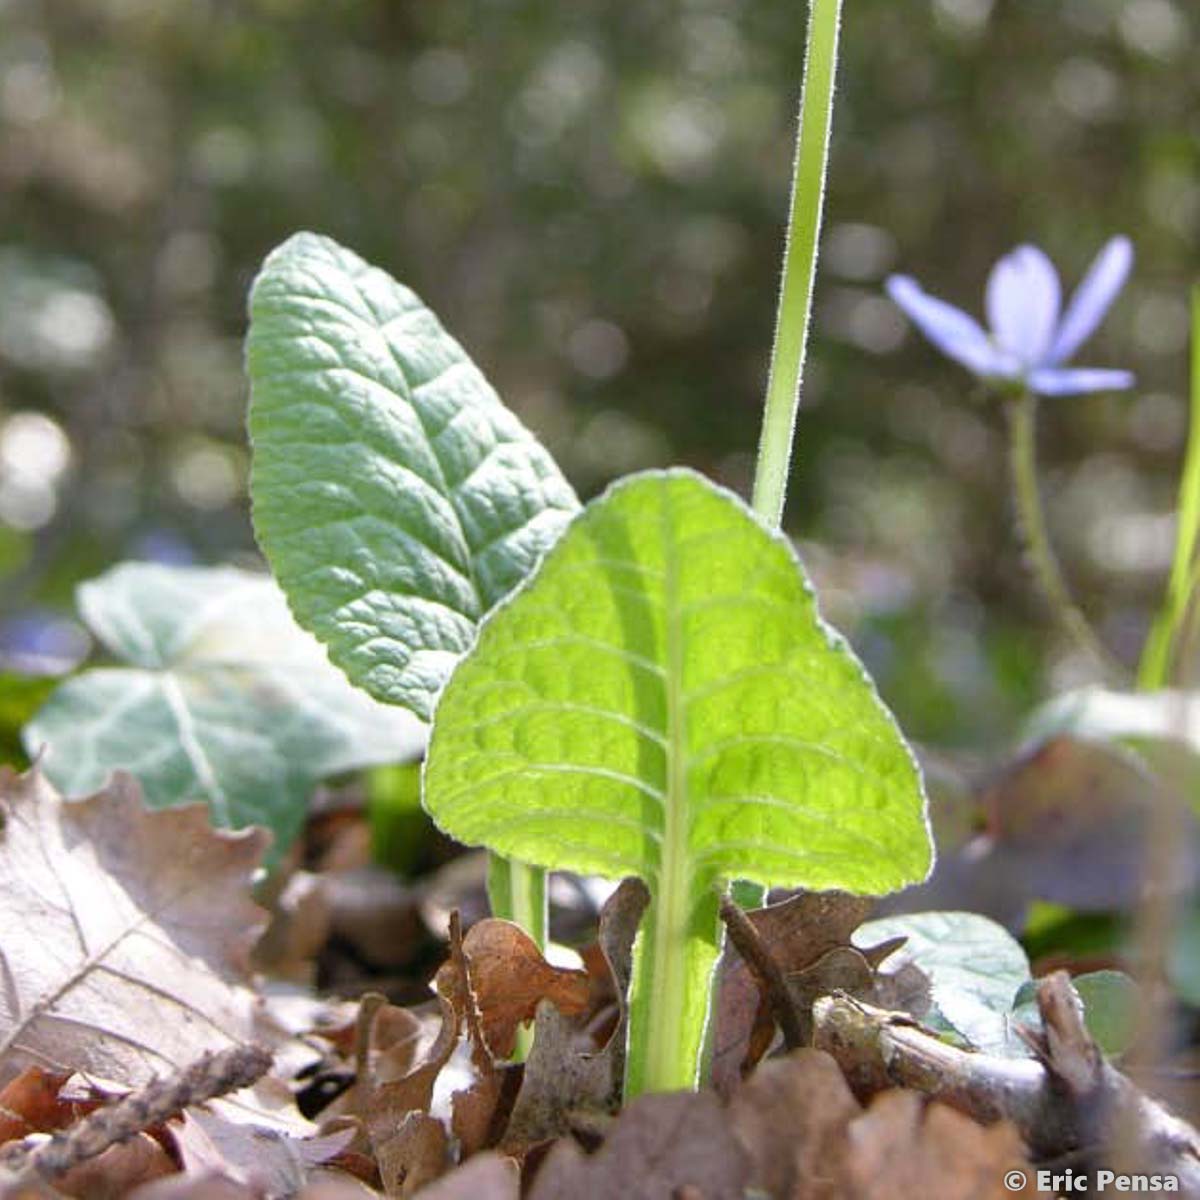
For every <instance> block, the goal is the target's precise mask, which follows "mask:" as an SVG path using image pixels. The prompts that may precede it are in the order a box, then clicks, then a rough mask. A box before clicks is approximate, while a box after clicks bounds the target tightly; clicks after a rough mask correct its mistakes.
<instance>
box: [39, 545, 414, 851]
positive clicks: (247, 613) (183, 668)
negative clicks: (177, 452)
mask: <svg viewBox="0 0 1200 1200" xmlns="http://www.w3.org/2000/svg"><path fill="white" fill-rule="evenodd" d="M79 609H80V614H81V615H82V617H83V619H84V621H85V622H86V623H87V624H88V626H89V627H90V628H91V629H92V631H93V632H94V633H95V634H96V636H97V638H99V640H100V641H101V642H102V643H103V644H104V646H105V647H106V648H107V649H108V650H109V651H110V652H111V653H112V654H113V655H114V656H116V657H117V658H118V659H119V660H122V661H124V662H127V663H129V664H130V666H128V667H116V668H105V669H98V670H89V671H85V672H83V673H82V674H80V675H78V676H76V677H75V678H73V679H70V680H68V681H67V682H66V683H64V684H63V685H62V686H61V687H59V689H58V690H57V691H56V692H55V693H54V694H53V695H52V696H51V697H50V699H49V700H48V701H47V702H46V704H45V705H44V706H43V707H42V709H41V710H40V712H39V713H38V714H37V716H36V717H35V718H34V720H33V721H32V722H31V723H30V724H29V725H28V726H27V727H26V730H25V744H26V746H27V747H28V748H29V750H30V753H35V752H36V751H37V750H38V749H39V748H40V747H43V746H44V747H45V748H46V754H45V759H44V763H43V765H44V768H45V771H46V774H47V775H48V776H49V777H50V779H51V780H52V781H53V782H54V784H55V785H56V786H57V787H59V788H60V789H61V790H62V791H64V792H66V793H69V794H76V795H78V794H81V793H83V792H88V791H92V790H95V789H97V788H99V787H100V786H101V785H102V784H103V783H104V781H105V779H106V778H107V776H108V774H109V772H110V771H112V770H113V769H115V768H123V769H125V770H127V771H130V772H131V773H132V774H134V775H135V776H137V778H138V779H139V781H140V782H141V784H142V787H143V789H144V791H145V794H146V799H147V800H148V802H149V803H150V804H152V805H153V806H154V807H156V808H166V807H169V806H171V805H174V804H182V803H185V802H187V801H192V800H205V801H207V802H208V804H209V806H210V807H211V809H212V812H213V818H214V821H215V823H217V824H219V825H225V826H232V827H235V828H236V827H240V826H243V825H250V824H258V825H265V826H267V827H268V828H269V829H271V830H272V831H273V832H274V834H275V836H276V846H275V851H276V853H278V852H279V851H280V850H282V849H283V848H284V847H285V846H286V845H287V843H288V842H290V841H291V840H292V838H293V837H294V836H295V834H296V833H297V832H298V830H299V829H300V826H301V825H302V823H303V820H304V815H305V811H306V808H307V803H308V798H309V795H310V794H311V792H312V789H313V787H314V785H315V784H316V783H317V781H319V780H320V779H322V778H324V777H326V776H328V775H333V774H337V773H339V772H342V771H347V770H351V769H353V768H357V767H361V766H366V765H369V764H373V763H381V762H392V761H397V760H402V759H405V758H411V757H414V756H415V755H416V754H418V753H419V752H420V748H421V745H422V742H423V740H424V729H423V728H422V726H421V725H420V724H419V723H418V722H417V721H416V720H415V719H414V718H413V717H412V716H411V715H410V714H408V713H406V712H403V711H400V710H398V709H394V708H390V707H387V706H385V705H382V704H378V703H376V702H375V701H373V700H372V699H371V698H370V697H369V696H367V695H365V694H364V693H363V692H360V691H359V690H358V689H356V688H354V687H352V686H351V685H350V684H349V683H347V682H346V680H345V678H344V676H343V675H342V674H341V672H339V671H338V670H336V669H335V668H334V667H333V666H331V665H330V663H329V660H328V659H327V658H326V656H325V652H324V651H323V650H322V648H321V647H320V645H318V643H317V642H315V641H314V640H313V639H312V638H311V637H309V636H308V635H307V634H306V633H304V632H303V630H301V629H300V628H298V627H297V625H296V623H295V621H294V620H293V619H292V617H291V615H290V613H289V612H288V610H287V605H286V604H285V602H284V599H283V596H282V595H281V594H280V592H279V589H278V588H277V587H276V586H275V585H274V583H272V581H271V580H270V579H268V578H267V577H266V576H264V575H254V574H251V573H249V572H246V571H239V570H235V569H233V568H228V567H218V568H203V567H166V566H158V565H153V564H149V563H126V564H124V565H122V566H119V567H115V568H114V569H113V570H111V571H109V572H107V573H106V574H104V575H102V576H100V577H99V578H98V579H95V580H92V581H91V582H90V583H86V584H84V585H83V586H82V587H81V588H80V589H79Z"/></svg>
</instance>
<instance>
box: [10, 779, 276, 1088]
mask: <svg viewBox="0 0 1200 1200" xmlns="http://www.w3.org/2000/svg"><path fill="white" fill-rule="evenodd" d="M207 811H208V810H207V808H206V807H205V806H204V805H199V804H198V805H191V806H188V807H185V808H175V809H167V810H164V811H159V812H155V811H151V810H149V809H147V808H146V807H145V805H144V804H143V802H142V799H141V793H140V790H139V788H138V785H137V784H136V782H135V781H134V780H133V779H132V777H130V776H128V775H124V774H121V773H118V774H116V775H114V777H113V779H112V781H111V782H110V783H109V785H108V786H107V787H105V788H104V789H102V790H101V791H99V792H97V793H96V794H95V795H93V796H89V797H87V798H86V799H83V800H78V801H70V802H66V801H64V800H63V799H62V797H61V796H60V795H59V794H58V793H57V792H56V791H55V790H54V788H53V787H51V786H50V784H49V783H48V782H47V781H46V780H45V779H44V778H43V777H42V775H41V774H40V773H39V772H38V771H37V770H36V768H35V769H34V770H31V771H30V772H28V773H27V774H25V775H20V776H17V775H14V774H13V773H12V772H10V771H7V770H4V771H2V772H0V821H2V827H0V876H3V878H4V887H3V889H0V965H2V966H3V970H4V974H5V981H6V986H5V987H4V988H3V989H0V1082H3V1081H6V1080H8V1079H11V1078H13V1077H14V1076H15V1075H17V1074H18V1073H19V1072H20V1071H21V1070H23V1069H24V1068H25V1067H27V1066H30V1065H38V1066H43V1067H48V1068H50V1069H52V1070H77V1071H86V1072H88V1073H90V1074H92V1075H94V1076H98V1077H100V1078H102V1079H107V1080H112V1081H114V1082H116V1083H121V1084H126V1085H130V1086H138V1085H140V1084H144V1083H145V1082H147V1081H148V1080H149V1079H150V1078H152V1077H153V1076H155V1075H156V1074H163V1073H166V1072H169V1071H171V1070H174V1069H177V1068H180V1067H185V1066H187V1065H189V1064H190V1063H192V1062H194V1061H195V1060H196V1059H198V1058H199V1057H200V1056H201V1055H202V1054H204V1053H205V1052H206V1051H209V1050H219V1049H223V1048H225V1047H227V1046H230V1045H235V1044H238V1043H240V1042H244V1041H248V1040H250V1039H251V1038H252V1036H253V1010H254V1004H255V998H254V995H253V993H251V992H250V991H249V990H248V989H247V988H246V987H244V986H243V979H244V973H245V970H246V964H247V958H248V952H249V948H250V946H251V945H252V944H253V942H254V940H255V939H256V938H257V936H258V934H259V932H260V931H261V928H262V925H263V918H264V914H263V912H262V910H261V909H259V908H258V907H257V906H256V905H255V904H254V903H253V902H252V901H251V899H250V894H249V883H250V877H251V874H252V872H253V871H254V870H255V868H256V867H257V865H258V862H259V860H260V858H261V856H262V853H263V851H264V849H265V847H266V843H267V838H268V835H267V834H265V833H263V832H262V831H259V830H249V831H245V832H242V833H227V832H218V831H215V830H213V829H212V828H211V826H210V825H209V823H208V816H207Z"/></svg>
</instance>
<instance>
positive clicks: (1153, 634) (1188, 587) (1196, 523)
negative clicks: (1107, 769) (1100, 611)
mask: <svg viewBox="0 0 1200 1200" xmlns="http://www.w3.org/2000/svg"><path fill="white" fill-rule="evenodd" d="M1191 365H1192V399H1191V412H1190V414H1189V418H1188V420H1189V430H1188V443H1187V450H1186V451H1185V452H1184V459H1183V475H1182V478H1181V479H1180V483H1179V513H1178V522H1179V524H1178V527H1177V528H1176V531H1175V557H1174V559H1173V561H1172V563H1171V575H1170V579H1169V580H1168V582H1167V594H1166V596H1165V597H1164V598H1163V604H1162V608H1161V610H1160V611H1159V614H1158V616H1157V617H1156V618H1155V620H1154V624H1153V625H1152V626H1151V628H1150V634H1149V636H1148V637H1147V639H1146V644H1145V646H1144V647H1143V649H1142V659H1141V662H1140V663H1139V664H1138V687H1139V688H1141V689H1142V690H1143V691H1154V690H1155V689H1156V688H1162V687H1166V686H1167V685H1168V684H1169V683H1171V682H1174V679H1173V676H1174V674H1175V673H1176V671H1177V669H1178V667H1179V664H1180V660H1181V653H1180V650H1181V644H1182V643H1183V642H1184V641H1186V640H1187V633H1186V626H1187V625H1188V622H1189V620H1193V619H1194V618H1192V617H1190V616H1189V613H1190V612H1192V611H1194V609H1195V604H1194V602H1193V595H1192V593H1193V589H1194V587H1195V574H1196V547H1197V544H1198V543H1200V287H1197V288H1194V289H1193V290H1192V364H1191Z"/></svg>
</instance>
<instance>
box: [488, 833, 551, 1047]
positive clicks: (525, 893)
mask: <svg viewBox="0 0 1200 1200" xmlns="http://www.w3.org/2000/svg"><path fill="white" fill-rule="evenodd" d="M487 887H488V900H489V901H490V903H491V907H492V916H494V917H502V918H503V919H504V920H506V921H514V922H516V924H518V925H520V926H521V928H522V929H524V930H525V932H526V933H527V934H529V936H530V937H531V938H533V940H534V941H535V942H536V943H537V946H538V949H539V950H541V951H543V953H544V952H545V949H546V927H547V917H546V872H545V871H543V870H542V868H541V867H531V866H529V865H528V864H526V863H522V862H515V861H514V860H513V859H511V858H504V857H502V856H501V855H499V854H489V855H488V879H487ZM532 1045H533V1030H532V1029H527V1028H526V1027H525V1026H524V1025H521V1026H519V1027H518V1028H517V1052H516V1057H517V1059H518V1061H522V1060H524V1058H525V1056H526V1055H527V1054H528V1053H529V1049H530V1047H531V1046H532Z"/></svg>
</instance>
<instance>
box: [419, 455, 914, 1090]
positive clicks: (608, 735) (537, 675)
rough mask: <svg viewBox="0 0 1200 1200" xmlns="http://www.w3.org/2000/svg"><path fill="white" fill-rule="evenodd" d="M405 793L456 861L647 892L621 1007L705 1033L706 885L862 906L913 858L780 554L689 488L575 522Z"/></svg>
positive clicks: (722, 497) (670, 481)
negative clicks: (650, 1009) (468, 851)
mask: <svg viewBox="0 0 1200 1200" xmlns="http://www.w3.org/2000/svg"><path fill="white" fill-rule="evenodd" d="M424 782H425V801H426V806H427V807H428V809H429V811H430V813H431V815H432V816H433V818H434V820H435V821H436V822H437V823H438V824H439V825H441V826H442V827H443V828H444V829H445V830H446V831H447V832H448V833H450V834H451V835H452V836H453V837H455V838H457V839H459V840H460V841H463V842H467V843H470V844H479V843H483V844H486V845H488V846H490V847H492V848H493V849H494V850H497V851H499V852H500V853H502V854H505V855H508V856H511V857H512V858H515V859H517V860H519V861H523V862H530V863H534V864H536V865H538V866H544V867H551V868H563V869H570V870H575V871H580V872H584V873H596V874H601V875H606V876H608V877H610V878H619V877H622V876H624V875H630V874H634V875H640V876H641V877H642V878H643V879H645V880H646V882H647V883H648V884H649V885H650V889H651V893H652V896H653V902H652V911H651V915H650V918H649V919H648V921H647V923H646V925H645V926H644V934H643V950H642V953H643V954H644V956H645V960H644V961H655V962H656V964H657V965H656V966H655V967H654V968H653V970H651V971H649V973H647V970H646V969H644V968H643V972H642V976H641V988H642V993H641V994H642V995H643V998H644V996H645V995H646V994H653V995H654V996H655V1006H656V1008H657V1009H659V1010H661V1011H662V1013H663V1019H664V1020H669V1021H672V1022H675V1021H678V1020H681V1019H682V1022H683V1024H684V1025H689V1024H691V1023H692V1021H693V1019H694V1017H695V1015H696V1014H695V1012H693V1011H691V1010H692V1009H695V1008H697V1006H698V1008H699V1016H700V1020H699V1026H700V1027H701V1028H702V1027H703V1017H704V1005H705V995H706V991H707V987H706V984H707V977H708V974H709V973H710V971H711V968H712V961H713V954H714V953H715V947H716V934H715V927H716V918H715V898H714V891H713V885H714V884H715V883H717V882H718V881H720V880H725V879H748V880H752V881H755V882H758V883H761V884H764V885H767V886H772V885H785V886H803V887H806V888H811V889H827V888H841V889H844V890H849V891H855V892H863V893H872V894H878V893H881V892H886V891H891V890H893V889H895V888H898V887H902V886H904V885H905V884H907V883H912V882H914V881H916V880H919V879H922V878H924V876H925V875H926V873H927V872H928V869H929V865H930V859H931V854H932V852H931V847H930V843H929V835H928V829H927V826H926V822H925V811H924V797H923V793H922V789H921V782H920V776H919V773H918V770H917V767H916V765H915V763H914V761H913V758H912V755H911V753H910V752H909V750H908V748H907V746H906V745H905V743H904V741H903V739H902V737H901V736H900V733H899V731H898V730H897V728H896V725H895V723H894V721H893V719H892V717H891V716H890V714H889V713H888V711H887V710H886V709H885V708H884V706H883V704H882V702H881V701H880V700H879V697H878V696H877V694H876V692H875V690H874V688H873V687H872V686H871V683H870V681H869V679H868V677H867V675H866V673H865V671H864V670H863V668H862V666H861V665H860V664H859V662H858V661H857V659H856V658H855V657H854V655H853V654H852V653H851V651H850V650H849V648H848V647H847V646H846V644H845V643H844V642H843V641H842V640H841V639H840V638H839V637H838V636H837V635H836V634H834V633H833V632H832V630H830V629H829V628H828V626H826V625H825V624H824V623H823V622H822V621H821V619H820V617H819V616H818V615H817V611H816V606H815V602H814V600H813V596H812V593H811V591H810V589H809V586H808V583H807V581H806V579H805V576H804V573H803V570H802V569H801V567H800V565H799V563H798V561H797V559H796V557H795V555H794V553H793V552H792V550H791V548H790V546H789V544H788V543H787V542H786V541H785V540H783V539H782V538H781V537H779V536H776V535H774V534H772V533H770V532H768V531H767V530H766V529H765V528H764V527H763V525H761V524H760V523H759V521H758V520H757V519H756V518H755V517H754V516H753V514H752V513H751V512H750V510H749V509H747V508H746V507H745V505H743V504H742V503H741V502H740V501H739V500H738V499H737V498H736V497H734V496H733V495H731V494H730V493H728V492H725V491H723V490H721V489H719V488H716V487H714V486H713V485H711V484H709V483H707V482H706V481H705V480H703V479H702V478H701V477H700V476H698V475H696V474H694V473H693V472H690V471H668V472H647V473H645V474H641V475H636V476H633V477H631V478H629V479H627V480H624V481H622V482H620V483H618V484H617V485H615V486H614V487H613V488H611V489H610V490H609V491H608V492H607V493H606V494H605V495H604V496H602V497H601V498H600V499H598V500H596V501H593V502H592V503H591V504H589V505H588V507H587V508H586V509H585V510H584V512H583V514H582V515H581V516H580V517H579V518H578V519H577V520H576V521H575V522H574V523H573V524H572V525H571V527H570V529H569V530H568V531H567V532H566V533H565V534H564V535H563V537H562V539H561V540H560V541H559V542H558V544H557V545H556V546H555V547H554V548H553V549H552V550H551V551H550V552H549V554H547V556H546V558H545V560H544V561H543V562H542V564H541V566H540V567H539V569H538V570H537V572H536V573H535V575H534V576H533V577H532V579H531V580H530V581H529V582H528V583H527V584H526V585H525V586H524V587H523V588H522V589H521V590H520V591H519V592H518V593H517V594H516V595H515V596H514V597H513V598H512V599H511V600H510V601H509V602H508V603H506V604H504V605H502V606H501V607H499V608H498V609H497V610H496V611H495V612H494V613H493V614H492V616H490V617H489V618H488V619H487V620H486V621H485V622H484V623H483V626H482V627H481V630H480V635H479V641H478V643H477V644H476V646H475V648H474V650H473V651H472V652H471V653H470V654H469V655H468V656H467V657H466V658H465V659H464V660H463V661H462V663H461V664H460V665H459V667H458V669H457V670H456V671H455V673H454V676H453V677H452V679H451V681H450V683H449V684H448V685H447V687H446V690H445V692H444V693H443V696H442V699H441V702H440V704H439V706H438V711H437V718H436V721H435V724H434V731H433V734H432V738H431V742H430V751H429V756H428V759H427V762H426V767H425V780H424ZM659 947H660V948H661V950H660V949H658V948H659ZM655 971H665V972H666V974H665V975H662V976H661V977H659V976H656V975H655V974H654V972H655ZM638 986H639V985H638V983H637V982H635V998H634V1015H635V1016H636V1013H637V1005H638V995H637V993H638ZM646 989H649V993H647V990H646ZM673 1005H678V1006H679V1007H678V1008H677V1009H676V1008H673V1007H672V1006H673ZM685 1009H686V1010H687V1011H684V1010H685ZM681 1012H682V1013H683V1016H682V1018H681V1017H680V1013H681ZM631 1036H633V1035H631ZM689 1053H690V1051H689ZM633 1063H634V1056H633V1055H631V1069H632V1067H633ZM661 1082H662V1081H661V1080H659V1081H658V1084H656V1086H661ZM687 1082H688V1079H686V1078H685V1079H683V1080H681V1081H680V1082H679V1083H678V1086H686V1084H687ZM633 1090H634V1091H636V1090H638V1086H637V1081H636V1080H635V1081H634V1084H633Z"/></svg>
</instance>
